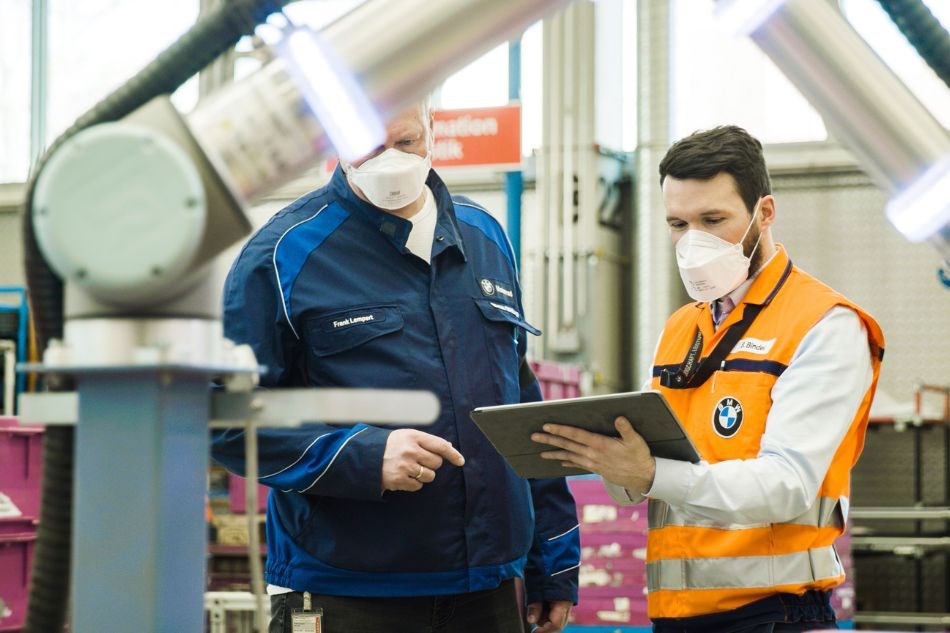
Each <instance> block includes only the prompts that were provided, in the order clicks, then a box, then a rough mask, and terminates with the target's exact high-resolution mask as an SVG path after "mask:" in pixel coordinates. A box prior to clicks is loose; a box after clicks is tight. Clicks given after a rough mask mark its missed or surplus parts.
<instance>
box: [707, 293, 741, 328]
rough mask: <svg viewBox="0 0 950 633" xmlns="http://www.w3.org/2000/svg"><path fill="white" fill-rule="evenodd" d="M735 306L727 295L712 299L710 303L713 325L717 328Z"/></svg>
mask: <svg viewBox="0 0 950 633" xmlns="http://www.w3.org/2000/svg"><path fill="white" fill-rule="evenodd" d="M735 307H736V304H734V303H733V302H732V299H730V298H729V297H728V296H726V297H723V298H722V299H716V300H715V301H713V305H712V318H713V325H714V326H716V328H718V327H719V326H720V325H721V324H722V322H723V321H725V320H726V317H727V316H729V313H730V312H732V309H733V308H735Z"/></svg>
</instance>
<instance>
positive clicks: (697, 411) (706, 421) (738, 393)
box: [688, 371, 775, 463]
mask: <svg viewBox="0 0 950 633" xmlns="http://www.w3.org/2000/svg"><path fill="white" fill-rule="evenodd" d="M774 384H775V376H771V375H769V374H763V373H756V372H742V371H717V372H715V373H714V374H713V375H712V376H710V378H709V380H707V381H706V382H705V383H704V384H703V385H701V386H699V387H697V390H696V393H695V395H694V396H693V398H692V402H691V403H690V413H689V425H688V426H689V435H690V437H691V438H692V439H693V440H694V441H695V442H696V444H697V446H698V448H699V450H700V454H701V455H702V456H703V459H705V460H707V461H709V462H711V463H715V462H719V461H724V460H728V459H751V458H753V457H755V456H756V455H758V453H759V446H760V445H761V442H762V434H763V433H765V422H766V419H767V418H768V414H769V409H771V406H772V396H771V393H772V386H773V385H774Z"/></svg>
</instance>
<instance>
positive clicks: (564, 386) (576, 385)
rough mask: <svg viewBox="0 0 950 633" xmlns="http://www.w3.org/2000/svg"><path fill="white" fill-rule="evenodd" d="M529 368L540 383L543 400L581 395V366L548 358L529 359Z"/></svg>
mask: <svg viewBox="0 0 950 633" xmlns="http://www.w3.org/2000/svg"><path fill="white" fill-rule="evenodd" d="M531 369H532V370H533V371H534V375H535V376H536V377H537V379H538V382H539V383H540V384H541V395H542V396H543V397H544V399H545V400H562V399H564V398H576V397H578V396H580V395H581V368H580V367H578V366H576V365H565V364H564V363H555V362H552V361H548V360H535V361H531Z"/></svg>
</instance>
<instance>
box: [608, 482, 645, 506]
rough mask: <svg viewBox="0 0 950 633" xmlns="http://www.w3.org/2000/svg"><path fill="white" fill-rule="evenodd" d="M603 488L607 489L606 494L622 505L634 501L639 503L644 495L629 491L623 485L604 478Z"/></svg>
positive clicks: (633, 502) (630, 503)
mask: <svg viewBox="0 0 950 633" xmlns="http://www.w3.org/2000/svg"><path fill="white" fill-rule="evenodd" d="M604 488H606V489H607V494H609V495H610V498H611V499H613V500H614V501H616V502H617V503H619V504H620V505H622V506H628V505H632V504H635V503H640V502H641V501H643V500H644V499H646V497H645V496H644V495H641V494H640V493H637V492H630V491H629V490H627V489H626V488H624V487H623V486H618V485H617V484H614V483H610V482H609V481H607V480H606V479H604Z"/></svg>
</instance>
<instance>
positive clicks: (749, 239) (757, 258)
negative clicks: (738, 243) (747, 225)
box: [742, 226, 762, 277]
mask: <svg viewBox="0 0 950 633" xmlns="http://www.w3.org/2000/svg"><path fill="white" fill-rule="evenodd" d="M761 233H762V231H761V230H760V229H759V227H757V226H753V227H752V228H751V229H749V234H748V235H746V236H745V239H744V240H742V253H743V255H745V256H746V257H749V258H750V259H749V277H751V276H752V275H754V274H755V273H757V272H759V267H760V266H762V249H761V248H755V247H756V242H759V236H760V235H761ZM759 246H762V244H761V243H759ZM753 248H755V252H754V253H753V252H752V249H753ZM750 253H751V255H750Z"/></svg>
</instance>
